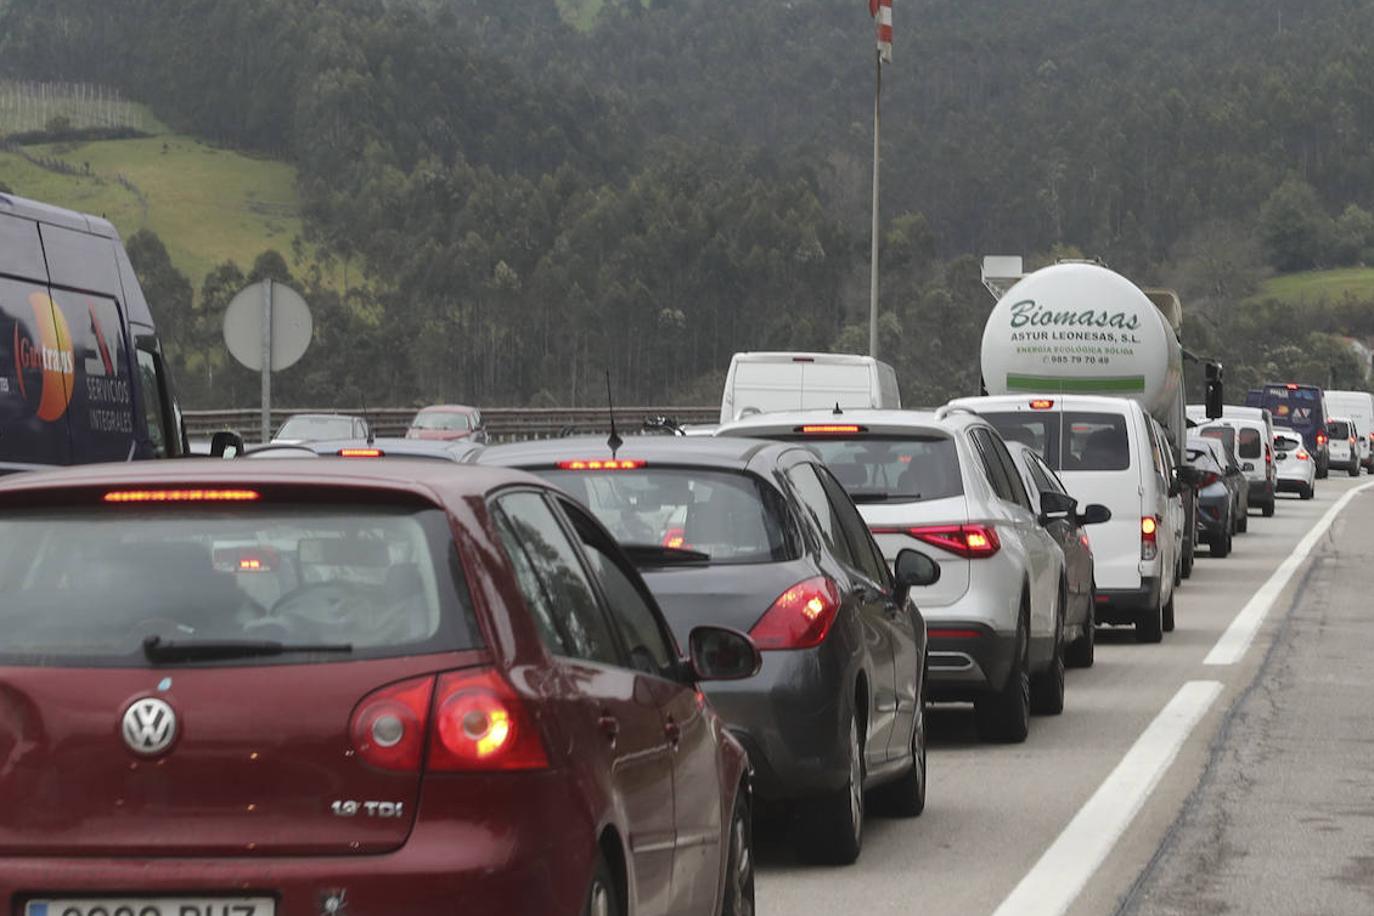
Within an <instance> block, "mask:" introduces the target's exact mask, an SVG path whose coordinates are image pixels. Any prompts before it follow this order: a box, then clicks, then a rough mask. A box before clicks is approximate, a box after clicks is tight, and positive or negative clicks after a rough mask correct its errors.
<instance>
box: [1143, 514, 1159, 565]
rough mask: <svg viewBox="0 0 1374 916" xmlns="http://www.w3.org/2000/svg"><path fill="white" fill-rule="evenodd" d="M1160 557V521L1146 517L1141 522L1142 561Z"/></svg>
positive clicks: (1149, 516)
mask: <svg viewBox="0 0 1374 916" xmlns="http://www.w3.org/2000/svg"><path fill="white" fill-rule="evenodd" d="M1157 556H1159V519H1157V518H1155V517H1154V516H1153V515H1146V516H1144V517H1143V518H1141V520H1140V559H1142V560H1153V559H1154V558H1155V557H1157Z"/></svg>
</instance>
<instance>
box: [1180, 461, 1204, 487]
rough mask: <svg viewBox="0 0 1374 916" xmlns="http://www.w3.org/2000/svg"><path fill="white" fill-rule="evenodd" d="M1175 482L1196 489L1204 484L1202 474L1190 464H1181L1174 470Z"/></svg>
mask: <svg viewBox="0 0 1374 916" xmlns="http://www.w3.org/2000/svg"><path fill="white" fill-rule="evenodd" d="M1174 481H1175V482H1176V483H1179V484H1182V486H1184V487H1194V488H1196V487H1197V486H1198V485H1199V484H1200V483H1202V472H1201V471H1199V470H1198V469H1197V468H1195V467H1193V466H1192V465H1190V464H1181V465H1179V466H1178V467H1176V468H1174ZM1180 489H1181V488H1180Z"/></svg>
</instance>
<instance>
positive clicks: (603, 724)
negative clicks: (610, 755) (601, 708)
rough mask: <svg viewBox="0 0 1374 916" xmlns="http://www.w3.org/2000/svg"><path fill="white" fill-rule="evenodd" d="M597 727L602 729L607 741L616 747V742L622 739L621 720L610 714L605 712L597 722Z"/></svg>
mask: <svg viewBox="0 0 1374 916" xmlns="http://www.w3.org/2000/svg"><path fill="white" fill-rule="evenodd" d="M596 725H597V727H598V728H599V729H601V734H603V735H605V736H606V740H607V741H609V742H610V743H611V746H612V747H614V746H615V741H616V739H617V738H619V737H620V720H619V719H617V718H616V717H615V716H613V715H611V714H610V713H608V712H603V713H602V714H601V716H600V718H598V719H597V720H596Z"/></svg>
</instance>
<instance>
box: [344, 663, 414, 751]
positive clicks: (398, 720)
mask: <svg viewBox="0 0 1374 916" xmlns="http://www.w3.org/2000/svg"><path fill="white" fill-rule="evenodd" d="M433 692H434V678H433V677H432V676H426V677H417V678H414V679H412V680H409V681H402V682H401V683H399V684H391V685H390V686H387V687H383V688H382V689H381V690H378V691H375V692H373V693H372V694H369V695H368V696H367V697H365V698H364V699H363V701H362V702H361V703H359V704H358V708H357V709H356V710H354V712H353V721H352V722H351V723H350V724H349V728H348V734H349V736H350V737H352V739H353V747H354V749H355V750H356V751H357V752H358V756H359V757H361V758H363V760H364V761H366V762H367V763H370V764H371V765H372V766H374V767H377V768H379V769H382V770H402V771H407V772H414V771H416V770H419V769H420V760H421V759H422V757H423V753H424V748H425V732H426V730H427V724H428V721H429V701H430V697H431V695H432V694H433Z"/></svg>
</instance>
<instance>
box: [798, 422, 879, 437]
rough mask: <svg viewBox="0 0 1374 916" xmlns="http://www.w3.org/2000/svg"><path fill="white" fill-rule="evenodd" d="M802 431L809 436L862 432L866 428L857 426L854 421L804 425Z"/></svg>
mask: <svg viewBox="0 0 1374 916" xmlns="http://www.w3.org/2000/svg"><path fill="white" fill-rule="evenodd" d="M801 431H802V432H803V433H805V434H806V435H808V436H824V435H832V436H833V435H836V434H843V433H861V432H863V431H864V428H863V427H862V426H855V425H854V424H852V423H817V424H813V425H809V426H803V427H802V428H801Z"/></svg>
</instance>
